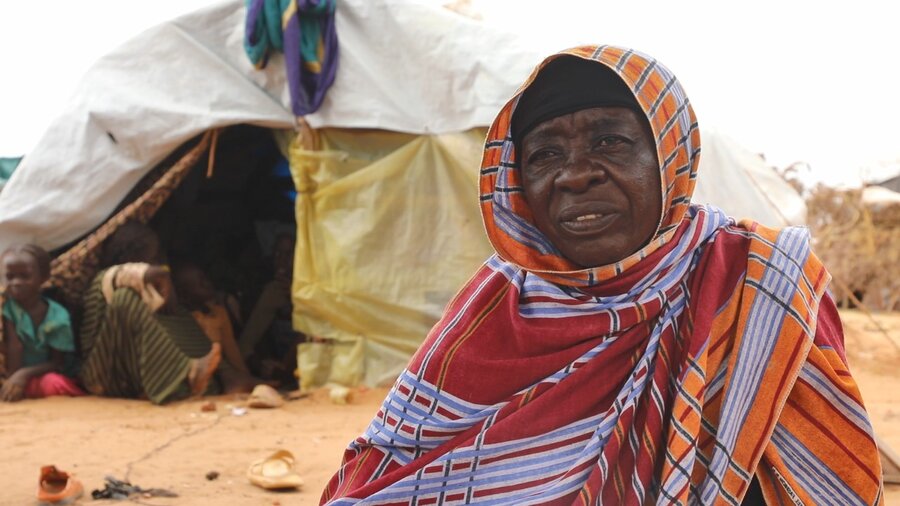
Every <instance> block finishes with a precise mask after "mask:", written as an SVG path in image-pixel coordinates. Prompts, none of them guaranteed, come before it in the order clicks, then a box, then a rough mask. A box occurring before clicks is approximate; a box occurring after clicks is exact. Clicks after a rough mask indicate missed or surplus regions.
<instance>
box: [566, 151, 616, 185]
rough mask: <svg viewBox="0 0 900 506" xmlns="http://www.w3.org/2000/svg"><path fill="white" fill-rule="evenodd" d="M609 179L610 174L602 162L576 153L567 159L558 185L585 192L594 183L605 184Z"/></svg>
mask: <svg viewBox="0 0 900 506" xmlns="http://www.w3.org/2000/svg"><path fill="white" fill-rule="evenodd" d="M608 180H609V174H608V173H607V171H606V168H604V167H603V164H602V163H600V162H598V161H597V160H593V159H591V157H589V156H586V155H579V154H577V153H576V154H573V155H572V156H570V157H569V158H568V159H567V160H566V162H565V167H563V170H562V171H560V173H559V176H558V177H557V179H556V185H557V186H558V187H560V188H562V189H565V190H569V191H573V192H583V191H585V190H587V189H588V188H590V187H591V186H592V185H594V184H603V183H605V182H607V181H608Z"/></svg>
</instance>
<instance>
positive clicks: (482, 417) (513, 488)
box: [321, 46, 883, 505]
mask: <svg viewBox="0 0 900 506" xmlns="http://www.w3.org/2000/svg"><path fill="white" fill-rule="evenodd" d="M564 54H572V55H575V56H578V57H581V58H585V59H590V60H594V61H596V62H597V63H598V64H603V65H606V66H607V67H609V68H611V69H613V70H615V71H616V72H617V73H618V74H619V75H620V76H621V77H622V78H623V80H624V81H625V82H626V83H627V84H628V86H629V87H630V89H631V90H632V91H633V93H634V94H635V97H636V98H637V99H638V102H639V103H640V104H641V107H642V108H643V110H644V113H645V114H646V115H647V117H648V119H649V120H650V124H651V128H652V130H653V134H654V136H655V138H656V145H657V150H658V155H659V160H660V165H661V167H660V171H661V181H662V185H663V192H662V193H663V210H664V216H663V217H662V220H661V227H660V229H659V231H658V232H657V235H656V236H655V237H654V238H653V239H652V240H651V241H650V242H649V243H648V244H647V245H646V246H645V247H644V248H643V249H641V250H639V251H637V252H635V253H634V254H632V255H631V256H629V257H627V258H625V259H623V260H621V261H619V262H617V263H615V264H613V265H607V266H600V267H595V268H590V269H578V268H576V267H575V266H574V265H573V264H572V263H571V262H570V261H569V260H567V259H566V258H565V257H563V256H562V255H561V254H560V253H559V252H558V251H557V250H556V248H555V247H554V246H553V245H552V244H551V243H550V242H549V241H548V240H547V239H546V237H544V236H543V234H542V233H541V232H540V231H539V230H538V229H537V227H536V226H535V225H534V223H533V221H532V216H531V211H530V209H529V208H528V206H527V202H526V201H525V198H524V195H523V193H522V187H521V183H520V177H519V174H518V164H517V163H516V159H515V155H516V153H515V146H514V145H513V142H512V140H511V139H510V135H509V133H510V132H509V119H510V117H511V114H512V111H513V110H514V108H515V105H516V102H517V98H515V97H514V98H513V99H512V100H511V101H510V102H509V103H508V104H507V105H506V106H505V107H504V108H503V110H501V112H500V113H499V115H498V117H497V119H496V120H495V122H494V124H493V125H492V127H491V129H490V130H489V132H488V136H487V140H486V143H485V154H484V158H483V162H482V168H481V206H482V215H483V217H484V223H485V229H486V231H487V233H488V236H489V238H490V240H491V242H492V243H493V245H494V247H495V249H496V251H497V254H496V255H495V256H493V257H491V258H490V259H488V261H487V262H486V263H485V264H484V266H482V268H481V269H480V270H479V271H478V272H477V273H476V274H475V276H474V277H473V278H472V279H471V280H470V281H469V283H467V284H466V286H464V287H463V288H462V290H461V291H460V292H459V293H458V294H457V296H456V297H455V298H454V300H453V301H451V303H450V304H449V305H448V307H447V309H446V311H445V313H444V315H443V317H442V318H441V320H440V321H439V322H438V323H437V324H436V325H435V327H434V328H433V329H432V331H431V332H430V333H429V335H428V337H427V339H426V340H425V342H424V343H423V345H422V347H421V348H420V349H419V351H418V352H417V353H416V355H415V356H414V357H413V358H412V360H411V362H410V364H409V366H408V367H407V369H406V371H404V372H403V374H402V375H401V376H400V378H399V379H398V380H397V382H396V383H395V385H394V387H393V389H392V390H391V392H390V393H389V394H388V397H387V398H386V399H385V401H384V403H383V405H382V407H381V409H380V410H379V412H378V414H377V415H376V417H375V418H374V420H372V422H371V423H370V425H369V426H368V428H367V429H366V431H365V433H364V434H363V435H361V436H360V437H359V438H358V439H356V440H355V441H354V442H352V443H351V445H350V447H349V448H348V449H347V451H346V452H345V454H344V461H343V465H342V467H341V469H340V470H339V471H338V472H337V474H336V475H335V476H334V477H333V478H332V480H331V482H330V483H329V485H328V487H327V488H326V490H325V491H324V493H323V495H322V498H321V502H322V503H323V504H333V505H349V504H371V505H379V504H385V505H387V504H390V505H398V504H410V505H412V504H416V505H419V504H473V503H474V504H560V505H562V504H585V505H587V504H676V503H677V504H732V505H737V504H740V503H741V501H742V499H743V498H744V496H745V495H746V494H747V491H748V489H749V488H750V486H751V482H753V481H754V479H755V480H756V481H758V483H759V485H760V489H761V491H762V493H763V496H764V497H765V500H766V502H767V503H768V504H807V505H812V504H859V505H863V504H880V503H882V502H883V498H882V484H881V469H880V461H879V458H878V450H877V448H876V446H875V442H874V437H873V434H872V428H871V425H870V424H869V421H868V416H867V414H866V411H865V408H864V406H863V403H862V399H861V397H860V395H859V391H858V389H857V387H856V385H855V383H854V382H853V379H852V377H851V376H850V374H849V371H848V369H847V365H846V361H845V359H844V356H843V336H842V333H841V327H840V320H839V318H838V315H837V310H836V308H835V307H834V304H833V303H832V302H831V300H830V299H829V298H828V297H827V296H825V295H824V294H825V289H826V287H827V284H828V282H829V280H830V276H829V275H828V273H827V271H826V270H825V269H824V267H823V266H822V264H821V263H820V262H819V260H818V259H817V258H816V257H815V255H814V254H813V253H812V251H811V250H810V244H809V243H810V241H809V235H808V233H807V231H806V230H805V229H801V228H787V229H783V230H773V229H768V228H765V227H762V226H760V225H758V224H756V223H754V222H752V221H742V222H740V223H735V222H734V221H733V220H731V219H730V218H728V217H727V216H725V215H724V214H723V213H722V212H721V211H720V210H718V209H715V208H712V207H706V206H697V205H692V204H691V203H690V196H691V193H692V191H693V186H694V178H695V177H696V171H697V165H698V161H699V158H698V155H699V152H700V137H699V133H698V130H697V122H696V119H695V118H694V114H693V111H692V109H691V107H690V103H689V101H688V99H687V96H686V95H685V93H684V91H683V90H682V89H681V87H680V85H679V84H678V81H677V80H676V79H675V78H674V76H673V75H672V74H671V73H670V72H669V71H668V70H667V69H666V68H665V67H663V66H662V65H661V64H660V63H659V62H657V61H655V60H653V59H652V58H650V57H648V56H646V55H642V54H640V53H638V52H635V51H632V50H627V49H621V48H616V47H610V46H599V47H580V48H575V49H572V50H569V51H566V52H564ZM554 57H556V56H554ZM554 57H551V58H549V59H548V60H546V61H545V62H544V64H542V65H545V64H546V63H547V61H549V60H552V59H553V58H554ZM539 69H540V67H539V68H538V70H539ZM538 70H536V71H535V73H536V72H537V71H538ZM534 75H535V74H533V75H532V78H531V79H533V77H534ZM530 82H531V80H529V81H528V82H526V84H525V86H523V88H522V89H524V88H525V87H527V86H528V84H529V83H530ZM520 91H521V90H520Z"/></svg>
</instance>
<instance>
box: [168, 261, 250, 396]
mask: <svg viewBox="0 0 900 506" xmlns="http://www.w3.org/2000/svg"><path fill="white" fill-rule="evenodd" d="M172 278H173V282H174V284H175V293H176V295H177V297H178V301H179V303H180V304H181V305H183V306H184V307H185V308H186V309H188V310H189V311H191V315H192V316H193V317H194V319H195V320H196V321H197V324H198V325H200V327H201V328H202V329H203V332H204V333H205V334H206V336H207V337H208V338H209V340H210V341H212V342H214V343H219V344H220V345H221V346H222V355H223V358H224V359H225V361H227V362H228V363H229V364H231V365H232V366H233V367H234V368H235V369H236V370H237V371H238V372H239V373H240V374H241V375H243V376H245V378H244V379H246V380H248V381H251V378H250V372H249V370H248V369H247V364H246V363H245V362H244V358H243V357H242V356H241V352H240V349H239V348H238V345H237V341H236V340H235V338H234V328H233V326H232V317H231V316H230V313H231V312H230V311H229V309H228V307H227V306H226V304H228V300H227V298H226V297H220V295H219V294H218V293H217V292H216V290H215V288H214V287H213V285H212V282H211V281H210V280H209V278H208V277H207V276H206V274H205V273H204V272H203V270H201V269H200V268H199V267H197V266H196V265H194V264H191V263H187V262H183V263H180V264H178V265H176V266H175V269H174V271H173V273H172Z"/></svg>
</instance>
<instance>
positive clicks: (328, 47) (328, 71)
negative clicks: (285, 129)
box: [244, 0, 338, 116]
mask: <svg viewBox="0 0 900 506" xmlns="http://www.w3.org/2000/svg"><path fill="white" fill-rule="evenodd" d="M245 4H246V7H247V18H246V20H245V27H244V51H245V52H246V53H247V58H249V59H250V62H251V63H253V65H254V66H255V67H256V68H258V69H262V68H265V66H266V64H267V63H268V61H269V56H270V55H271V53H272V52H275V51H280V52H283V53H284V67H285V73H286V74H287V80H288V87H289V88H290V93H291V109H292V111H293V113H294V115H295V116H305V115H307V114H312V113H314V112H316V111H317V110H318V109H319V107H320V106H321V105H322V102H323V101H324V100H325V94H326V93H327V92H328V89H329V88H330V87H331V85H332V83H334V78H335V76H336V75H337V67H338V38H337V30H336V28H335V14H334V13H335V7H336V1H335V0H245Z"/></svg>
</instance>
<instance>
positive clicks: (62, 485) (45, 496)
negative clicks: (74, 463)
mask: <svg viewBox="0 0 900 506" xmlns="http://www.w3.org/2000/svg"><path fill="white" fill-rule="evenodd" d="M82 494H84V486H83V485H82V484H81V482H80V481H78V480H77V479H75V478H74V477H72V476H71V475H70V474H69V473H67V472H65V471H60V470H59V469H57V468H56V466H44V467H42V468H41V478H40V481H39V482H38V491H37V498H38V501H40V502H42V503H45V504H69V503H72V502H75V501H77V500H78V498H79V497H81V496H82Z"/></svg>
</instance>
